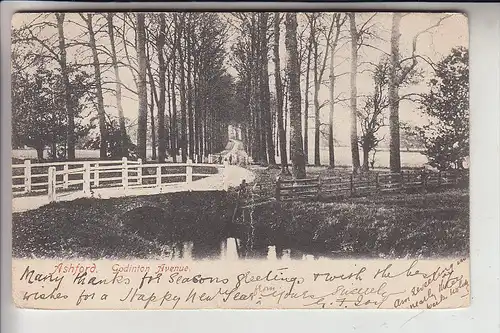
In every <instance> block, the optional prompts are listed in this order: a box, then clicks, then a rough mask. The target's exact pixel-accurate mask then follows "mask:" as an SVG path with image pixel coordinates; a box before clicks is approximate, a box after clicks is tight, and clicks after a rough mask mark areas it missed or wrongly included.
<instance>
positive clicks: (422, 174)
mask: <svg viewBox="0 0 500 333" xmlns="http://www.w3.org/2000/svg"><path fill="white" fill-rule="evenodd" d="M420 178H421V180H420V182H421V183H422V188H423V189H426V188H427V174H426V172H425V170H422V171H421V172H420Z"/></svg>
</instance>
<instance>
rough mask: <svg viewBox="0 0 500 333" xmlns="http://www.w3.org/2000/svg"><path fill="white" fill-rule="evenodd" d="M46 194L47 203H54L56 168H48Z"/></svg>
mask: <svg viewBox="0 0 500 333" xmlns="http://www.w3.org/2000/svg"><path fill="white" fill-rule="evenodd" d="M47 193H48V195H49V202H54V201H56V167H53V166H52V167H49V171H48V186H47Z"/></svg>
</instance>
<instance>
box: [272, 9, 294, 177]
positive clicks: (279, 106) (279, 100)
mask: <svg viewBox="0 0 500 333" xmlns="http://www.w3.org/2000/svg"><path fill="white" fill-rule="evenodd" d="M280 22H281V15H280V13H274V44H273V54H274V80H275V86H276V118H277V123H278V138H279V148H280V160H281V174H283V175H289V174H290V171H289V170H288V156H287V152H286V132H285V127H284V125H283V84H282V82H281V65H280V45H279V44H280Z"/></svg>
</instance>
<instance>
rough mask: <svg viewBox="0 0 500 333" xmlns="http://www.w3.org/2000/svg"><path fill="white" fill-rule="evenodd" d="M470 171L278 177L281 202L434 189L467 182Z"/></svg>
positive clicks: (277, 186)
mask: <svg viewBox="0 0 500 333" xmlns="http://www.w3.org/2000/svg"><path fill="white" fill-rule="evenodd" d="M468 181H469V175H468V172H458V171H456V172H453V171H448V172H444V171H443V172H411V171H406V172H401V173H374V174H373V173H372V174H362V175H357V176H354V175H352V174H349V175H344V176H336V177H324V178H321V177H319V176H318V177H315V178H308V179H296V180H295V179H282V178H280V177H278V178H277V180H276V187H275V195H274V196H275V199H276V200H278V201H286V200H294V199H307V198H318V199H319V198H325V197H342V196H366V195H374V194H377V193H384V192H397V191H405V190H419V189H433V188H440V187H446V186H457V185H460V184H468Z"/></svg>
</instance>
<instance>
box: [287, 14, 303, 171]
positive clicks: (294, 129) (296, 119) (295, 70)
mask: <svg viewBox="0 0 500 333" xmlns="http://www.w3.org/2000/svg"><path fill="white" fill-rule="evenodd" d="M285 46H286V50H287V53H288V65H287V70H288V80H289V96H290V97H289V98H290V140H291V155H292V170H293V175H294V177H295V178H297V179H301V178H305V177H306V168H305V160H304V150H303V143H302V121H301V120H302V119H301V114H300V107H301V102H300V67H299V61H298V52H297V14H296V13H286V35H285Z"/></svg>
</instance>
